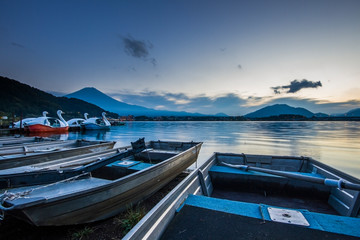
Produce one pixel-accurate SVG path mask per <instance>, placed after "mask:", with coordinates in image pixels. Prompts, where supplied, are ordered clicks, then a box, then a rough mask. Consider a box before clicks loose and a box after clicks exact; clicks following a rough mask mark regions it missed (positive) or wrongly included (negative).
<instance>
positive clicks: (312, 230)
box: [147, 153, 360, 240]
mask: <svg viewBox="0 0 360 240" xmlns="http://www.w3.org/2000/svg"><path fill="white" fill-rule="evenodd" d="M223 162H226V163H230V164H241V165H243V164H246V165H251V166H257V167H261V168H267V169H276V170H282V171H287V172H293V173H295V172H296V174H299V175H305V176H313V177H317V178H325V177H326V178H328V177H331V178H337V179H339V178H343V179H346V180H353V181H354V182H356V179H349V178H348V177H350V176H348V175H344V174H343V173H341V172H338V171H336V170H335V169H332V168H330V167H328V166H326V165H323V164H321V163H319V162H317V161H314V160H312V159H308V158H291V157H271V156H255V155H253V156H250V155H247V156H245V155H236V154H221V153H216V154H214V155H213V156H212V157H211V158H210V159H209V160H208V161H207V162H206V163H205V164H204V165H203V166H202V167H201V168H200V169H199V171H198V172H197V173H196V174H194V175H191V176H194V178H189V179H186V180H184V182H186V183H187V184H184V185H183V186H181V188H180V187H179V189H177V191H176V192H177V193H179V194H184V195H182V196H181V197H177V198H176V199H180V200H178V201H179V203H178V204H179V206H178V207H177V209H176V213H175V216H174V218H172V219H171V221H170V223H169V225H167V227H166V229H164V232H163V233H162V236H161V239H266V240H268V239H299V240H300V239H301V240H302V239H358V237H360V230H359V228H358V227H354V226H360V218H359V201H360V200H359V191H353V190H346V189H339V188H336V187H328V186H323V185H321V184H317V183H310V182H304V181H301V180H296V179H289V178H286V177H283V176H277V175H272V174H267V173H262V172H256V171H250V170H248V171H244V170H240V169H237V168H234V167H229V166H225V165H224V164H222V163H223ZM357 181H358V180H357ZM357 183H358V182H357ZM168 199H169V200H170V199H175V196H171V197H170V196H169V197H168ZM169 205H170V204H169ZM169 208H170V207H169ZM169 208H166V207H165V204H164V207H163V208H162V209H163V210H164V209H166V210H168V209H169ZM159 209H160V207H159ZM159 216H160V215H159ZM344 216H351V217H344ZM164 218H165V217H164ZM149 219H150V217H149ZM284 223H286V224H284ZM159 226H160V225H159ZM147 227H148V228H149V229H152V226H151V223H150V225H148V226H147ZM156 231H157V232H159V231H160V230H156ZM156 231H155V230H154V232H153V234H154V235H156V234H157V232H156Z"/></svg>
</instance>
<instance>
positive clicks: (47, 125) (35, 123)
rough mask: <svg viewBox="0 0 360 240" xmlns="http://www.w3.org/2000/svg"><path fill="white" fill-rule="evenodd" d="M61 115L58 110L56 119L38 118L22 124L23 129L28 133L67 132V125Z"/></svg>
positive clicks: (61, 112)
mask: <svg viewBox="0 0 360 240" xmlns="http://www.w3.org/2000/svg"><path fill="white" fill-rule="evenodd" d="M61 114H63V111H61V110H58V111H57V115H58V118H52V117H47V116H42V117H38V118H36V119H34V120H32V121H30V122H27V123H26V124H24V129H25V131H28V132H52V133H64V132H67V131H68V130H69V125H68V123H67V122H66V121H65V119H64V118H63V117H62V115H61Z"/></svg>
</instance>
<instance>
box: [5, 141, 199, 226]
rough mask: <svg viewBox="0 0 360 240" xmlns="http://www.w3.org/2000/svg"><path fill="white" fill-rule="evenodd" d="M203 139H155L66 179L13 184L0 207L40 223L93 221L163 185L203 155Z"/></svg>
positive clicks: (39, 224) (26, 219)
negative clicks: (201, 151)
mask: <svg viewBox="0 0 360 240" xmlns="http://www.w3.org/2000/svg"><path fill="white" fill-rule="evenodd" d="M201 145H202V143H199V142H166V141H151V142H148V143H146V146H145V147H146V149H145V150H143V151H141V152H140V153H137V154H135V155H132V156H130V157H129V158H125V159H122V160H120V161H116V162H113V163H111V164H109V165H106V166H104V167H102V168H99V169H96V170H95V171H92V172H91V174H87V173H86V174H84V175H80V176H77V177H75V178H71V179H68V180H65V181H60V182H57V183H52V184H49V185H39V186H34V187H22V188H18V189H10V190H9V191H6V192H4V193H3V194H2V195H1V197H0V198H1V205H0V208H1V210H2V211H3V212H4V214H5V217H6V215H8V214H9V215H12V216H14V217H17V218H19V219H22V220H25V221H28V222H30V223H32V224H34V225H37V226H45V225H71V224H81V223H87V222H94V221H98V220H102V219H106V218H108V217H111V216H114V215H116V214H117V213H120V212H122V211H124V210H125V209H126V208H127V207H129V206H130V205H131V204H134V203H136V202H138V201H140V200H143V199H145V198H147V197H148V196H150V195H151V194H153V193H154V192H156V191H157V190H159V189H160V188H162V187H163V186H164V185H166V184H167V183H168V182H169V181H171V180H172V179H173V178H175V177H176V176H177V175H178V174H180V173H181V172H182V171H184V170H185V169H186V168H187V167H189V166H190V165H191V164H192V163H194V162H195V161H196V159H197V157H198V154H199V151H200V148H201Z"/></svg>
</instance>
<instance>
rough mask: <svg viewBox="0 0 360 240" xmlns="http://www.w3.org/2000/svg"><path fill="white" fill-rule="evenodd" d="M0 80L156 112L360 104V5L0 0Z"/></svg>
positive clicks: (340, 1)
mask: <svg viewBox="0 0 360 240" xmlns="http://www.w3.org/2000/svg"><path fill="white" fill-rule="evenodd" d="M0 76H4V77H8V78H12V79H15V80H18V81H20V82H22V83H26V84H29V85H31V86H33V87H36V88H39V89H41V90H44V91H48V92H52V93H54V94H57V95H64V94H68V93H72V92H75V91H77V90H80V89H82V88H84V87H95V88H97V89H98V90H100V91H102V92H104V93H106V94H108V95H110V96H112V97H114V98H115V99H117V100H120V101H124V102H126V103H129V104H136V105H141V106H144V107H150V108H155V109H161V110H172V111H173V110H179V111H180V110H181V111H189V112H199V113H206V114H215V113H219V112H222V113H225V114H228V115H243V114H246V113H248V112H249V111H252V110H256V109H259V108H261V107H263V106H266V105H272V104H276V103H284V104H289V105H291V106H294V107H305V108H307V109H309V110H310V111H313V112H324V113H328V114H332V113H343V112H347V111H349V110H351V109H354V108H359V107H360V94H359V93H360V85H359V82H360V81H359V80H360V1H359V0H296V1H295V0H286V1H285V0H284V1H282V0H265V1H261V0H252V1H241V0H237V1H235V0H234V1H233V0H221V1H220V0H219V1H214V0H182V1H179V0H172V1H168V0H167V1H160V0H159V1H156V0H146V1H145V0H143V1H137V0H131V1H130V0H128V1H127V0H123V1H120V0H116V1H115V0H114V1H110V0H86V1H85V0H62V1H59V0H51V1H48V0H44V1H39V0H0Z"/></svg>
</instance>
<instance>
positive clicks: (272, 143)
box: [61, 121, 360, 178]
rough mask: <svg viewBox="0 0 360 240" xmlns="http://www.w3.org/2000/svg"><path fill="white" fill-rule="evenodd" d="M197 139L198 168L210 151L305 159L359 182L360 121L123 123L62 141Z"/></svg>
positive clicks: (125, 143) (127, 142) (75, 133)
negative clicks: (312, 159)
mask: <svg viewBox="0 0 360 240" xmlns="http://www.w3.org/2000/svg"><path fill="white" fill-rule="evenodd" d="M141 137H145V140H147V141H148V140H176V141H202V142H204V144H203V147H202V149H201V152H200V155H199V159H198V164H201V163H202V162H204V161H205V160H206V159H207V158H209V157H210V156H211V154H212V153H213V152H233V153H245V154H250V153H251V154H272V155H291V156H308V157H312V158H314V159H316V160H319V161H321V162H324V163H326V164H328V165H330V166H333V167H335V168H337V169H340V170H342V171H344V172H346V173H349V174H351V175H353V176H355V177H357V178H360V122H255V121H251V122H212V121H211V122H210V121H209V122H185V121H184V122H127V123H126V125H125V126H114V127H112V128H111V130H110V131H105V132H104V131H87V132H84V133H79V132H71V133H69V134H66V135H62V136H61V138H63V139H64V138H65V139H88V140H113V141H118V143H117V145H121V146H124V145H129V144H130V142H131V141H136V140H137V139H138V138H141Z"/></svg>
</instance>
